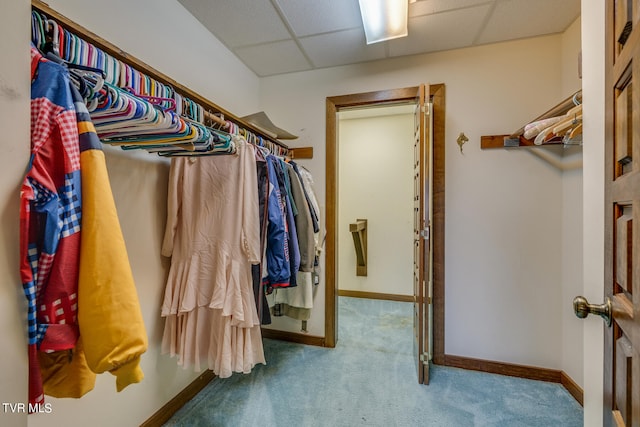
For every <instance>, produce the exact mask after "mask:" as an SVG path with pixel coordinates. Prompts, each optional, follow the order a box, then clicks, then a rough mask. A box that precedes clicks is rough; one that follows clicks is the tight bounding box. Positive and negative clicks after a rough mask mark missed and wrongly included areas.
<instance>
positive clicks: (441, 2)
mask: <svg viewBox="0 0 640 427" xmlns="http://www.w3.org/2000/svg"><path fill="white" fill-rule="evenodd" d="M494 1H495V0H420V1H417V2H415V3H409V16H410V17H416V16H422V15H432V14H434V13H440V12H446V11H448V10H455V9H463V8H466V7H473V6H478V5H481V4H487V3H493V2H494Z"/></svg>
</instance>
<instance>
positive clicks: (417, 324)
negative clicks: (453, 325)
mask: <svg viewBox="0 0 640 427" xmlns="http://www.w3.org/2000/svg"><path fill="white" fill-rule="evenodd" d="M427 93H429V91H428V89H427V88H426V87H425V85H420V86H419V87H418V91H417V94H416V108H415V113H414V145H413V157H414V164H413V166H414V168H413V185H414V191H413V193H414V198H413V215H414V220H413V242H414V253H413V295H414V298H415V300H414V321H413V329H414V331H413V332H414V354H415V355H416V361H417V372H418V382H419V383H420V384H429V363H430V356H429V354H430V329H429V324H430V322H429V304H430V299H429V292H428V283H429V280H430V276H431V275H430V274H429V273H430V265H431V262H430V260H431V257H430V254H431V248H430V246H431V238H430V230H429V226H430V224H429V211H430V207H431V197H430V194H431V191H430V185H431V179H430V175H431V167H430V153H429V152H430V150H429V146H428V144H429V142H428V140H429V137H428V136H429V118H430V117H429V115H428V110H427V108H428V103H427V99H426V94H427Z"/></svg>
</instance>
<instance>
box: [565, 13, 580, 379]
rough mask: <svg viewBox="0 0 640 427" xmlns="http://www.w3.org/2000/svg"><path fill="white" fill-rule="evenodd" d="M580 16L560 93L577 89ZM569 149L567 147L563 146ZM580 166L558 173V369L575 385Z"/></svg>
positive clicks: (571, 31)
mask: <svg viewBox="0 0 640 427" xmlns="http://www.w3.org/2000/svg"><path fill="white" fill-rule="evenodd" d="M580 23H581V22H580V18H578V19H576V21H575V22H574V23H573V24H572V25H571V26H570V27H569V28H568V29H567V30H566V31H565V32H564V34H563V35H562V93H564V94H566V95H569V94H571V93H574V92H576V91H578V90H579V89H581V86H582V81H581V80H580V79H579V78H578V56H579V51H580V49H581V44H580V40H581V37H580V29H581V28H580ZM564 151H565V152H566V151H569V150H564ZM565 160H568V161H569V160H570V161H575V160H578V161H580V160H582V151H581V150H580V151H578V152H577V153H575V154H572V155H567V156H566V157H565ZM582 175H583V173H582V169H574V170H568V171H565V172H564V173H563V175H562V202H563V207H562V279H561V284H562V295H561V305H562V370H563V371H564V372H566V373H567V374H568V375H569V376H570V377H571V378H572V379H573V380H574V381H575V382H576V383H577V384H578V385H579V386H581V387H582V386H583V375H582V369H583V362H582V345H583V338H582V323H583V322H582V321H581V320H580V319H578V318H577V317H576V316H575V314H574V313H573V306H572V301H573V298H574V297H575V296H577V295H581V293H582V268H583V262H582V210H583V207H582V181H583V178H582Z"/></svg>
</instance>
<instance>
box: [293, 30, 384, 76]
mask: <svg viewBox="0 0 640 427" xmlns="http://www.w3.org/2000/svg"><path fill="white" fill-rule="evenodd" d="M300 44H302V48H303V49H304V51H305V52H306V53H307V56H309V59H311V62H313V64H314V65H315V66H316V67H333V66H335V65H344V64H353V63H356V62H364V61H372V60H374V59H382V58H384V57H385V51H384V44H382V43H377V44H372V45H367V41H366V40H365V37H364V30H362V29H359V28H358V29H353V30H345V31H338V32H335V33H329V34H322V35H319V36H311V37H305V38H302V39H300Z"/></svg>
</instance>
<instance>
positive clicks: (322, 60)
mask: <svg viewBox="0 0 640 427" xmlns="http://www.w3.org/2000/svg"><path fill="white" fill-rule="evenodd" d="M178 1H179V2H180V3H181V4H182V5H183V6H184V7H185V8H186V9H187V10H189V11H190V12H191V13H192V14H193V15H194V16H195V17H196V18H197V19H198V20H199V21H200V22H201V23H202V24H203V25H204V26H205V27H206V28H207V29H208V30H209V31H211V33H213V35H215V36H216V37H217V38H218V39H219V40H220V41H221V42H222V43H224V45H225V46H226V47H227V48H228V49H229V50H230V51H231V52H233V53H234V54H235V55H236V56H237V57H238V58H239V59H240V60H241V61H242V62H244V63H245V64H246V65H247V67H249V68H250V69H251V70H253V71H254V72H255V73H256V74H257V75H258V76H260V77H266V76H271V75H276V74H284V73H291V72H297V71H307V70H313V69H318V68H325V67H333V66H338V65H347V64H355V63H360V62H366V61H374V60H381V59H385V58H395V57H399V56H405V55H415V54H420V53H426V52H435V51H441V50H449V49H457V48H462V47H468V46H477V45H482V44H488V43H495V42H500V41H506V40H514V39H520V38H526V37H534V36H539V35H545V34H554V33H561V32H563V31H565V30H566V29H567V28H568V27H569V25H571V24H572V23H573V22H574V21H575V20H576V18H578V17H579V16H580V0H418V1H416V2H415V3H411V4H410V5H409V36H408V37H404V38H400V39H395V40H390V41H387V42H382V43H376V44H372V45H367V44H366V41H365V37H364V29H363V27H362V21H361V18H360V7H359V5H358V0H178Z"/></svg>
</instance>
